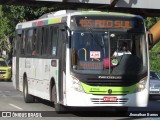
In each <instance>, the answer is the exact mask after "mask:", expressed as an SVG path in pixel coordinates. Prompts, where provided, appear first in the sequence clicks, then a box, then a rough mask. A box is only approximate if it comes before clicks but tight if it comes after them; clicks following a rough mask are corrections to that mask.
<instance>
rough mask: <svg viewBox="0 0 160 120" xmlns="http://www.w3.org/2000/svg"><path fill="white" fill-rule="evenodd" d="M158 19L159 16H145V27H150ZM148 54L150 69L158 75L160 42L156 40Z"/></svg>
mask: <svg viewBox="0 0 160 120" xmlns="http://www.w3.org/2000/svg"><path fill="white" fill-rule="evenodd" d="M159 20H160V17H152V18H151V17H148V18H146V20H145V22H146V26H147V29H150V28H151V27H152V26H153V25H154V24H155V23H157V22H158V21H159ZM149 54H150V69H151V70H154V71H156V72H158V73H159V75H160V42H158V43H157V44H156V45H155V46H154V47H153V48H152V49H151V50H150V52H149Z"/></svg>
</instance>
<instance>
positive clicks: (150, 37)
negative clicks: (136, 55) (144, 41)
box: [148, 33, 153, 46]
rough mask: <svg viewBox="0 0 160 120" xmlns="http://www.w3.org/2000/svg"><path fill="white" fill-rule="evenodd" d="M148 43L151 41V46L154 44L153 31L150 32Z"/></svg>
mask: <svg viewBox="0 0 160 120" xmlns="http://www.w3.org/2000/svg"><path fill="white" fill-rule="evenodd" d="M148 43H149V46H152V45H153V34H152V33H148Z"/></svg>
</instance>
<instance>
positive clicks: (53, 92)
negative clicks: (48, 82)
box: [52, 85, 65, 113]
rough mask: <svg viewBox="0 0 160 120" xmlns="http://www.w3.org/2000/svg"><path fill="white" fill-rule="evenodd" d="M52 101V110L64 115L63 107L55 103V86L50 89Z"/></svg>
mask: <svg viewBox="0 0 160 120" xmlns="http://www.w3.org/2000/svg"><path fill="white" fill-rule="evenodd" d="M52 100H53V101H54V108H55V111H56V113H64V112H65V108H64V106H63V105H61V104H59V103H57V92H56V86H55V85H54V86H53V87H52Z"/></svg>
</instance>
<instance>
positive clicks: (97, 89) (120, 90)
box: [81, 82, 137, 95]
mask: <svg viewBox="0 0 160 120" xmlns="http://www.w3.org/2000/svg"><path fill="white" fill-rule="evenodd" d="M81 85H82V87H83V90H84V91H85V93H87V94H106V95H107V94H109V93H108V90H112V93H111V94H110V95H114V94H116V95H118V94H119V95H121V94H132V93H134V91H135V90H136V88H137V84H135V85H132V86H129V87H120V86H117V87H112V86H90V85H86V84H85V83H82V82H81Z"/></svg>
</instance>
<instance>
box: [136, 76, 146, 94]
mask: <svg viewBox="0 0 160 120" xmlns="http://www.w3.org/2000/svg"><path fill="white" fill-rule="evenodd" d="M146 82H147V77H144V78H143V79H141V80H140V81H139V83H138V86H137V88H136V90H135V92H140V91H142V90H144V89H145V86H146Z"/></svg>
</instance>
